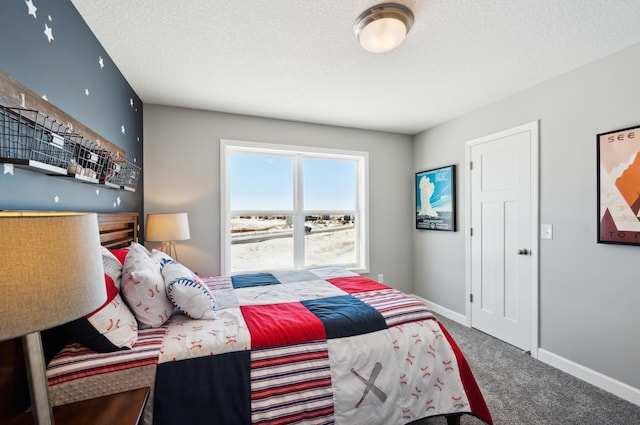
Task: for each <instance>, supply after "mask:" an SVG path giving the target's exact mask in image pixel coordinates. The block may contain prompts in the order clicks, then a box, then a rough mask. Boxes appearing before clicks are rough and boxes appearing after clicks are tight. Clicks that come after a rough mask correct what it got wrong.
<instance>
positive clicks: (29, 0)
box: [25, 0, 38, 19]
mask: <svg viewBox="0 0 640 425" xmlns="http://www.w3.org/2000/svg"><path fill="white" fill-rule="evenodd" d="M25 3H27V8H28V9H29V15H33V17H34V18H35V19H38V17H37V16H36V10H38V8H37V7H35V6H34V4H33V0H25Z"/></svg>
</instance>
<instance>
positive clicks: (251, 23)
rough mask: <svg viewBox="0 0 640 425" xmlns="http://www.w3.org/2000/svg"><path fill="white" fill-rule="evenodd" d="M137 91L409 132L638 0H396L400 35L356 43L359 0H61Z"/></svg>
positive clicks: (635, 26)
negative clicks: (402, 8)
mask: <svg viewBox="0 0 640 425" xmlns="http://www.w3.org/2000/svg"><path fill="white" fill-rule="evenodd" d="M71 1H72V3H73V4H74V5H75V7H76V8H77V9H78V11H79V12H80V14H81V15H82V16H83V18H84V19H85V21H86V22H87V24H88V25H89V27H90V28H91V29H92V31H93V32H94V34H95V35H96V36H97V38H98V40H100V42H101V43H102V45H103V47H104V48H105V50H106V51H107V52H108V54H109V55H110V56H111V58H112V60H113V61H114V62H115V64H116V65H117V66H118V68H119V69H120V71H121V72H122V74H123V75H124V77H125V78H126V79H127V81H128V82H129V83H130V84H131V86H132V87H133V89H134V90H135V91H136V93H137V94H138V96H140V98H141V99H142V101H143V102H145V103H150V104H162V105H173V106H180V107H188V108H197V109H204V110H213V111H222V112H231V113H238V114H247V115H255V116H263V117H272V118H281V119H289V120H296V121H306V122H315V123H323V124H333V125H339V126H348V127H357V128H367V129H373V130H383V131H390V132H397V133H403V134H415V133H417V132H420V131H422V130H425V129H427V128H429V127H432V126H434V125H436V124H438V123H441V122H444V121H446V120H449V119H452V118H455V117H457V116H460V115H462V114H464V113H466V112H469V111H472V110H474V109H477V108H479V107H482V106H483V105H486V104H489V103H492V102H494V101H496V100H498V99H501V98H504V97H506V96H509V95H511V94H513V93H517V92H519V91H522V90H524V89H526V88H528V87H531V86H534V85H536V84H538V83H541V82H543V81H545V80H547V79H549V78H552V77H554V76H556V75H560V74H562V73H565V72H567V71H570V70H572V69H575V68H577V67H579V66H582V65H584V64H587V63H589V62H592V61H594V60H596V59H599V58H601V57H603V56H606V55H609V54H611V53H614V52H616V51H618V50H621V49H623V48H625V47H628V46H631V45H633V44H637V43H640V25H639V23H640V1H639V0H536V1H532V0H482V1H476V0H467V1H463V0H413V1H411V0H397V2H399V3H402V4H405V5H407V6H408V7H410V8H411V9H412V10H413V13H414V15H415V23H414V26H413V28H412V29H411V32H410V33H409V35H408V36H407V38H406V39H405V42H404V43H403V44H402V45H401V46H400V47H399V48H397V49H396V50H394V51H392V52H389V53H385V54H373V53H368V52H366V51H364V50H363V49H362V48H360V46H359V45H358V43H357V42H356V39H355V37H354V35H353V30H352V27H353V23H354V21H355V19H356V18H357V17H358V15H360V13H361V12H362V11H363V10H365V9H366V8H368V7H370V6H373V5H375V4H378V3H379V2H377V1H371V0H232V1H230V0H189V1H175V0H136V1H131V0H110V1H95V0H71Z"/></svg>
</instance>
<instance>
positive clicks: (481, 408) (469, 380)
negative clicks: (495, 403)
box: [440, 324, 493, 424]
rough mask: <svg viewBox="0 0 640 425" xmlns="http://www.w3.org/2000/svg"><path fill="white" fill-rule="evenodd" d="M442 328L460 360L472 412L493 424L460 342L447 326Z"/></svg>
mask: <svg viewBox="0 0 640 425" xmlns="http://www.w3.org/2000/svg"><path fill="white" fill-rule="evenodd" d="M440 329H442V333H443V334H444V336H445V337H446V338H447V341H449V345H451V349H452V350H453V352H454V354H455V355H456V359H457V360H458V367H459V368H460V379H461V380H462V385H463V386H464V390H465V393H466V394H467V398H468V399H469V405H470V407H471V412H473V415H474V416H477V417H478V418H480V419H482V420H483V421H485V422H486V423H488V424H493V419H492V418H491V413H490V412H489V408H488V407H487V404H486V403H485V400H484V397H482V392H480V387H479V386H478V383H477V382H476V378H475V377H474V376H473V373H472V372H471V368H470V367H469V363H467V359H466V358H465V357H464V355H463V354H462V351H460V348H459V347H458V344H456V342H455V341H454V340H453V338H452V337H451V335H449V332H448V331H447V330H446V329H445V327H444V326H443V325H442V324H440Z"/></svg>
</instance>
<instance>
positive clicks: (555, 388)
mask: <svg viewBox="0 0 640 425" xmlns="http://www.w3.org/2000/svg"><path fill="white" fill-rule="evenodd" d="M438 318H439V320H440V321H441V323H442V324H443V325H444V327H445V328H446V329H447V330H448V331H449V333H450V334H451V336H453V338H454V339H455V341H456V342H457V343H458V346H459V347H460V349H461V350H462V352H463V353H464V355H465V357H466V358H467V361H468V362H469V365H470V366H471V370H472V371H473V374H474V376H475V377H476V380H477V381H478V385H479V386H480V389H481V390H482V393H483V395H484V398H485V401H486V402H487V405H488V406H489V411H490V412H491V416H492V417H493V423H494V425H545V424H549V425H551V424H554V425H573V424H575V425H608V424H611V425H613V424H615V425H640V406H638V405H635V404H633V403H630V402H628V401H626V400H623V399H621V398H619V397H617V396H615V395H613V394H611V393H608V392H606V391H604V390H601V389H599V388H597V387H595V386H593V385H591V384H588V383H586V382H584V381H582V380H580V379H578V378H575V377H573V376H571V375H569V374H567V373H565V372H562V371H560V370H558V369H556V368H554V367H552V366H549V365H547V364H545V363H542V362H541V361H539V360H536V359H534V358H532V357H531V356H530V355H528V354H526V353H523V352H522V351H521V350H519V349H518V348H516V347H513V346H511V345H509V344H506V343H504V342H502V341H500V340H498V339H496V338H493V337H491V336H489V335H487V334H485V333H482V332H480V331H478V330H475V329H471V328H467V327H466V326H463V325H460V324H459V323H456V322H454V321H451V320H449V319H446V318H443V317H440V316H439V317H438ZM634 373H638V371H634ZM460 422H461V425H481V424H483V422H482V421H480V420H479V419H477V418H475V417H473V416H470V415H465V416H463V417H462V419H461V421H460ZM441 424H446V420H445V419H444V418H431V419H424V420H421V421H417V422H414V423H413V424H412V425H441Z"/></svg>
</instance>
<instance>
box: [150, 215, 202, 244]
mask: <svg viewBox="0 0 640 425" xmlns="http://www.w3.org/2000/svg"><path fill="white" fill-rule="evenodd" d="M190 238H191V234H190V233H189V218H188V216H187V213H173V214H147V225H146V227H145V237H144V239H145V240H147V241H149V242H169V241H186V240H187V239H190Z"/></svg>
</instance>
